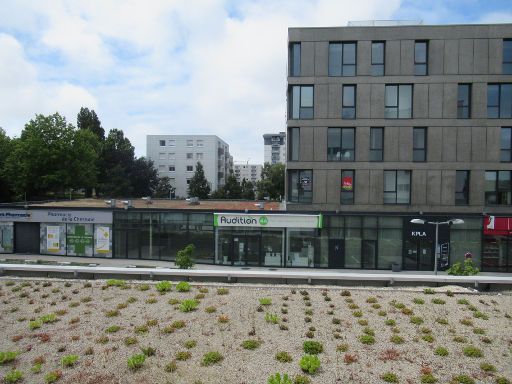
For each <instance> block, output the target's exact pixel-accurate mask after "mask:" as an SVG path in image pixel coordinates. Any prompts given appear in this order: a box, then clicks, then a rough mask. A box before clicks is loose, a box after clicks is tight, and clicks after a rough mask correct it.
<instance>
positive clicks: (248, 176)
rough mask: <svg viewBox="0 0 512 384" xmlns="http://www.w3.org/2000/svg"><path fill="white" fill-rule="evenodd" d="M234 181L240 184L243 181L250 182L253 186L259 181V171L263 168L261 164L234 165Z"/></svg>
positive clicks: (241, 163)
mask: <svg viewBox="0 0 512 384" xmlns="http://www.w3.org/2000/svg"><path fill="white" fill-rule="evenodd" d="M233 169H234V173H235V177H236V180H237V181H238V182H239V183H241V182H242V181H243V179H245V180H246V181H250V182H251V183H253V185H255V184H256V183H257V182H258V181H260V180H261V171H262V170H263V166H262V165H261V164H249V163H244V162H240V163H236V162H235V164H234V165H233Z"/></svg>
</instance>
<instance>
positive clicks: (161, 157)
mask: <svg viewBox="0 0 512 384" xmlns="http://www.w3.org/2000/svg"><path fill="white" fill-rule="evenodd" d="M166 159H167V154H166V153H163V152H160V153H159V154H158V160H166Z"/></svg>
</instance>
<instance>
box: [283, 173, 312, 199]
mask: <svg viewBox="0 0 512 384" xmlns="http://www.w3.org/2000/svg"><path fill="white" fill-rule="evenodd" d="M288 189H289V191H288V201H290V202H292V203H311V202H312V201H313V171H311V170H291V171H288Z"/></svg>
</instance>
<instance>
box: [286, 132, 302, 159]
mask: <svg viewBox="0 0 512 384" xmlns="http://www.w3.org/2000/svg"><path fill="white" fill-rule="evenodd" d="M299 150H300V128H296V127H294V128H289V129H288V160H290V161H298V160H299Z"/></svg>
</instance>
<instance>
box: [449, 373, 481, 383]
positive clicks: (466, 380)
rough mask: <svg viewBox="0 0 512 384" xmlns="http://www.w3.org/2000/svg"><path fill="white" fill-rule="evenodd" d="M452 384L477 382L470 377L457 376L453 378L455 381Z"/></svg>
mask: <svg viewBox="0 0 512 384" xmlns="http://www.w3.org/2000/svg"><path fill="white" fill-rule="evenodd" d="M450 383H455V384H457V383H459V384H475V380H473V379H472V378H471V377H469V376H468V375H457V376H454V377H453V380H452V381H451V382H450Z"/></svg>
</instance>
